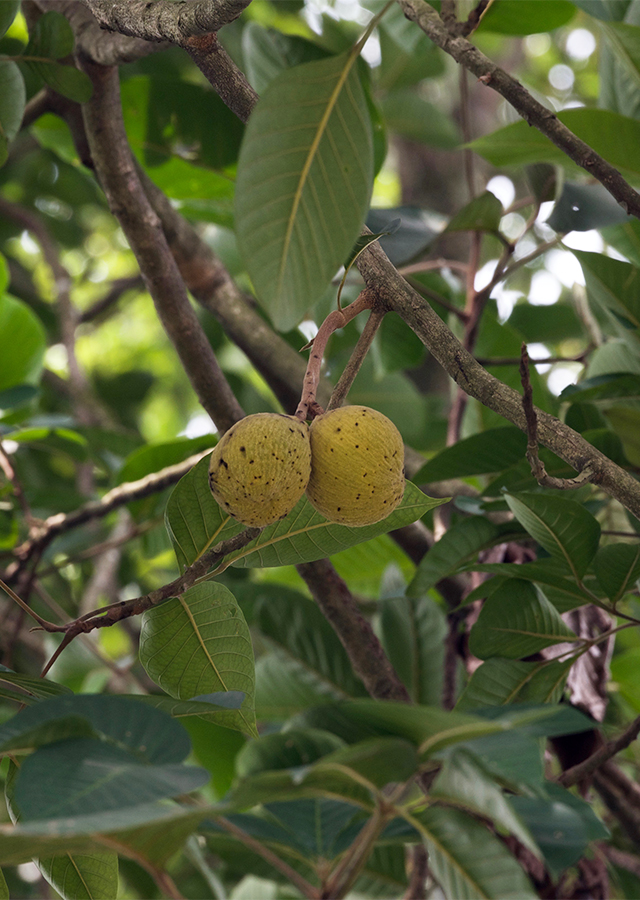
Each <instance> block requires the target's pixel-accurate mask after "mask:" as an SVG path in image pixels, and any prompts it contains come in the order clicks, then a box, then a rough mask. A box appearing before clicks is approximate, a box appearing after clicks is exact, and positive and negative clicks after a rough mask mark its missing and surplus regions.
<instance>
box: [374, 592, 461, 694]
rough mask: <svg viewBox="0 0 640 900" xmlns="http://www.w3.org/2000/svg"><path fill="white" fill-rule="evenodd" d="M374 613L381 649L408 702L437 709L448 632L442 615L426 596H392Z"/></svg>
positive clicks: (432, 601) (382, 602)
mask: <svg viewBox="0 0 640 900" xmlns="http://www.w3.org/2000/svg"><path fill="white" fill-rule="evenodd" d="M378 610H379V615H380V640H381V641H382V646H383V647H384V649H385V652H386V654H387V656H388V657H389V660H390V661H391V664H392V666H393V667H394V669H395V670H396V672H397V673H398V676H399V678H400V680H401V681H402V683H403V684H404V686H405V687H406V688H407V690H408V691H409V695H410V697H411V699H412V700H413V702H414V703H420V704H423V705H425V706H428V705H433V706H437V704H438V703H439V702H440V700H441V698H442V668H443V662H444V642H445V638H446V636H447V633H448V627H447V620H446V616H445V614H444V612H443V611H442V610H441V609H440V607H439V606H438V604H437V603H435V601H434V600H432V599H431V598H430V597H419V598H417V599H409V598H408V597H393V598H391V599H389V600H383V601H381V602H380V603H379V604H378Z"/></svg>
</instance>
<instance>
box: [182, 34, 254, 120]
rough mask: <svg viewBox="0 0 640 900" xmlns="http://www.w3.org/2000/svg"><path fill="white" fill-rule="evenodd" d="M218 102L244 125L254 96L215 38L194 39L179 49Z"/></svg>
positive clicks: (215, 35)
mask: <svg viewBox="0 0 640 900" xmlns="http://www.w3.org/2000/svg"><path fill="white" fill-rule="evenodd" d="M180 46H181V47H183V48H184V49H185V50H186V51H187V53H188V54H189V56H190V57H191V59H192V60H193V61H194V63H195V64H196V65H197V67H198V68H199V69H200V71H201V72H202V74H203V75H204V77H205V78H206V79H207V81H208V82H209V84H210V85H211V87H212V88H213V89H214V91H215V92H216V94H218V96H219V97H220V99H221V100H223V101H224V103H226V105H227V106H228V107H229V109H230V110H231V112H233V113H235V114H236V116H237V117H238V118H239V119H240V121H241V122H247V121H248V120H249V116H250V115H251V110H252V109H253V107H254V106H255V104H256V102H257V100H258V95H257V94H256V92H255V91H254V89H253V88H252V87H251V85H250V84H249V82H248V81H247V79H246V77H245V75H244V72H242V71H241V70H240V69H239V68H238V66H236V64H235V63H234V61H233V60H232V59H231V57H230V56H229V54H228V53H227V51H226V50H225V49H224V47H223V46H222V44H221V43H220V41H219V40H218V35H217V34H205V35H202V36H199V35H194V36H193V37H189V38H187V39H186V40H184V41H183V42H182V43H181V45H180Z"/></svg>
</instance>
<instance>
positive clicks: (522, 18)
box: [476, 0, 576, 35]
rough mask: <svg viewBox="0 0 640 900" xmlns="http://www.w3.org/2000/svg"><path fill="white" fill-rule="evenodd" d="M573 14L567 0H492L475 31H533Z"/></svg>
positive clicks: (547, 28) (557, 23)
mask: <svg viewBox="0 0 640 900" xmlns="http://www.w3.org/2000/svg"><path fill="white" fill-rule="evenodd" d="M575 14H576V8H575V6H574V5H573V3H569V2H568V0H536V2H535V3H531V4H527V5H526V6H523V5H522V2H521V0H495V2H494V3H492V4H490V6H489V8H488V9H487V12H486V13H485V15H483V17H482V19H481V20H480V25H479V27H478V28H477V29H476V32H477V33H478V34H481V33H483V32H494V33H496V34H512V35H523V34H537V33H538V32H542V31H545V32H546V31H552V30H553V29H554V28H559V27H560V26H561V25H566V24H567V22H569V21H570V20H571V19H572V18H573V17H574V16H575Z"/></svg>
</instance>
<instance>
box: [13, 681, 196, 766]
mask: <svg viewBox="0 0 640 900" xmlns="http://www.w3.org/2000/svg"><path fill="white" fill-rule="evenodd" d="M57 722H60V723H64V722H66V723H68V726H69V727H72V726H74V727H75V729H76V730H75V731H67V732H66V733H65V734H64V736H65V737H68V736H71V735H75V736H82V737H86V736H87V734H91V733H92V732H93V733H96V734H98V735H101V736H102V737H103V739H104V740H106V741H109V742H111V743H114V744H118V745H119V746H123V747H125V748H126V749H128V750H130V751H131V752H132V753H134V754H137V755H138V756H139V757H142V758H144V759H146V760H147V761H148V762H149V763H158V764H163V763H179V762H182V761H183V760H184V758H185V757H186V756H187V754H188V753H189V749H190V744H189V737H188V735H187V733H186V731H185V730H184V728H183V727H182V726H181V725H180V724H179V723H178V722H174V721H173V719H171V718H170V717H169V716H168V715H166V714H165V713H163V712H161V711H160V710H156V709H153V708H152V707H150V706H147V705H145V704H143V703H142V702H141V701H140V700H138V699H128V698H123V697H118V696H110V695H107V694H103V695H97V694H71V695H67V694H64V695H62V696H60V697H54V698H53V699H50V700H42V701H41V702H40V703H36V704H35V705H34V706H30V707H29V708H28V709H25V710H22V711H21V712H19V713H18V714H17V715H15V716H14V717H13V718H12V719H10V720H9V721H8V722H5V723H4V724H3V725H2V726H0V751H2V752H5V751H7V750H14V749H16V748H19V749H31V748H32V747H33V746H35V745H34V744H33V743H30V742H29V741H30V739H31V736H32V735H33V734H36V733H38V732H37V730H38V729H42V728H43V727H45V726H51V727H55V726H56V723H57ZM40 734H42V732H40ZM51 739H52V740H60V739H61V737H56V738H51ZM40 743H42V740H39V741H38V744H37V745H39V744H40Z"/></svg>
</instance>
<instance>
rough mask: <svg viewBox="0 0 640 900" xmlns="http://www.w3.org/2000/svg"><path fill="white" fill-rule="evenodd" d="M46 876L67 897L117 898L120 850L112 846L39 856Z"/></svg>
mask: <svg viewBox="0 0 640 900" xmlns="http://www.w3.org/2000/svg"><path fill="white" fill-rule="evenodd" d="M37 865H38V868H39V869H40V872H41V873H42V876H43V878H45V879H46V881H48V882H49V884H50V885H51V886H52V887H53V888H54V889H55V890H56V891H57V892H58V893H59V894H60V896H61V897H62V898H63V900H113V897H115V896H116V894H117V892H118V854H117V853H115V851H112V850H111V851H110V850H96V851H94V852H93V853H85V854H74V855H71V854H70V853H66V854H65V855H64V856H53V857H50V858H49V859H39V860H38V861H37Z"/></svg>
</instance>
